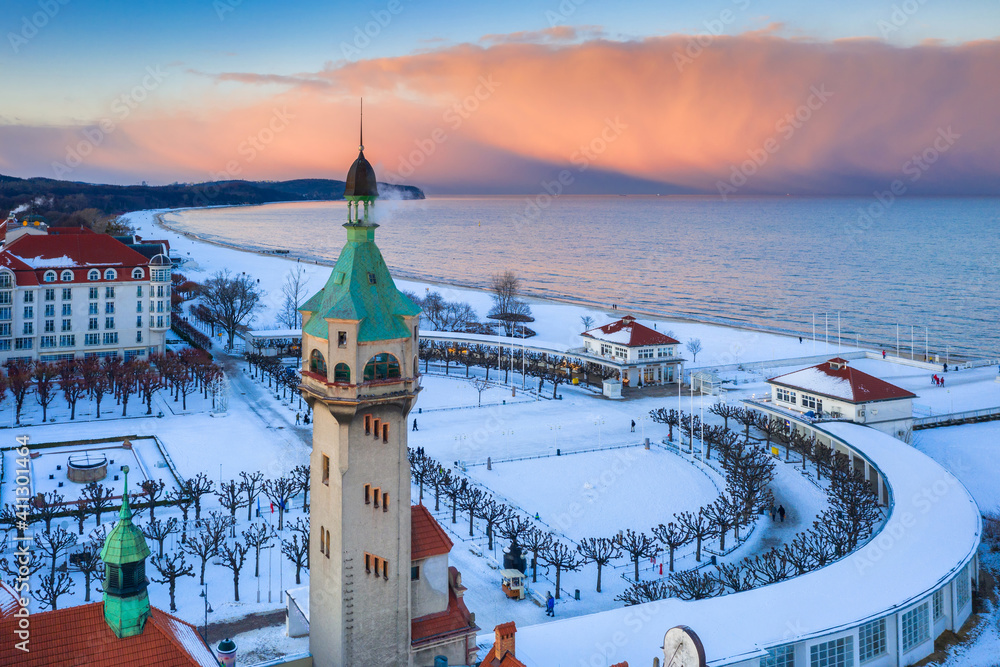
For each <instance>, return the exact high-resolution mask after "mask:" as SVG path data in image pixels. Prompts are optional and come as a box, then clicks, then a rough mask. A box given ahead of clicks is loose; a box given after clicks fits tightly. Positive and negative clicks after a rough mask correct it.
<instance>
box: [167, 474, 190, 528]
mask: <svg viewBox="0 0 1000 667" xmlns="http://www.w3.org/2000/svg"><path fill="white" fill-rule="evenodd" d="M167 502H169V503H171V504H173V505H174V506H176V507H177V509H179V510H180V511H181V516H182V517H184V519H183V521H182V522H181V542H186V541H187V524H188V515H189V513H190V512H191V507H192V506H193V505H194V498H193V497H192V496H191V493H190V489H189V488H188V485H187V484H182V485H181V486H180V488H178V489H172V490H170V491H168V492H167Z"/></svg>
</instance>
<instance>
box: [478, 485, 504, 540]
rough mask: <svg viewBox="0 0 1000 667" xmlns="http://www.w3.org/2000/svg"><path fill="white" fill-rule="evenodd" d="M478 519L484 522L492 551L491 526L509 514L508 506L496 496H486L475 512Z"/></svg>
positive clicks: (500, 521)
mask: <svg viewBox="0 0 1000 667" xmlns="http://www.w3.org/2000/svg"><path fill="white" fill-rule="evenodd" d="M477 514H478V516H479V518H480V519H482V520H483V521H485V522H486V539H487V541H488V547H489V550H490V551H493V527H494V526H496V525H497V524H499V523H502V522H503V521H504V520H505V519H506V518H507V516H508V515H509V514H510V508H509V507H507V506H506V505H504V504H503V503H502V502H500V501H498V500H497V499H496V498H491V497H487V498H486V499H485V500H484V501H483V504H482V505H481V506H480V508H479V511H478V512H477Z"/></svg>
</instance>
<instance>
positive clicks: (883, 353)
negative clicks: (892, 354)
mask: <svg viewBox="0 0 1000 667" xmlns="http://www.w3.org/2000/svg"><path fill="white" fill-rule="evenodd" d="M882 358H883V359H885V350H882Z"/></svg>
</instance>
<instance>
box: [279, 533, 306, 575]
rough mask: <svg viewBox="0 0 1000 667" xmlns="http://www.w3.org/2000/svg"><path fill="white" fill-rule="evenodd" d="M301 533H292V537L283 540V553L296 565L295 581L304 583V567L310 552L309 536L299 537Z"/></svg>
mask: <svg viewBox="0 0 1000 667" xmlns="http://www.w3.org/2000/svg"><path fill="white" fill-rule="evenodd" d="M299 536H300V533H292V539H290V540H282V541H281V553H283V554H285V557H286V558H288V560H290V561H292V564H294V565H295V583H296V584H301V583H302V568H303V567H305V564H306V557H307V555H308V554H309V538H308V537H303V538H302V539H299Z"/></svg>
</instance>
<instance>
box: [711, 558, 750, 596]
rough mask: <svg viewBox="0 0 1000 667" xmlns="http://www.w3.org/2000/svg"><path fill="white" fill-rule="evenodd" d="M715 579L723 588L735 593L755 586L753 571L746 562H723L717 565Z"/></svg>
mask: <svg viewBox="0 0 1000 667" xmlns="http://www.w3.org/2000/svg"><path fill="white" fill-rule="evenodd" d="M715 579H716V581H718V582H719V585H720V586H721V587H723V588H728V589H730V590H731V591H732V592H734V593H742V592H743V591H748V590H750V589H751V588H753V587H754V582H755V579H754V576H753V572H752V571H751V570H749V569H748V568H747V567H746V564H745V563H742V562H739V563H722V564H720V565H718V566H716V572H715Z"/></svg>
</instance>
